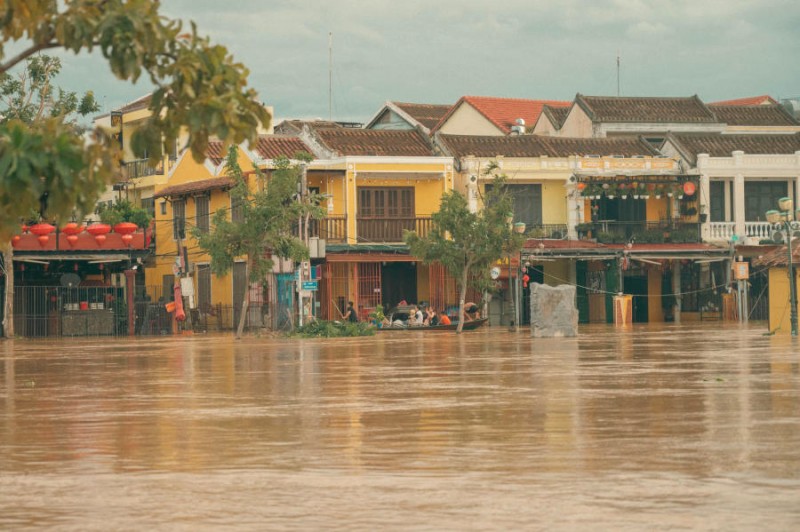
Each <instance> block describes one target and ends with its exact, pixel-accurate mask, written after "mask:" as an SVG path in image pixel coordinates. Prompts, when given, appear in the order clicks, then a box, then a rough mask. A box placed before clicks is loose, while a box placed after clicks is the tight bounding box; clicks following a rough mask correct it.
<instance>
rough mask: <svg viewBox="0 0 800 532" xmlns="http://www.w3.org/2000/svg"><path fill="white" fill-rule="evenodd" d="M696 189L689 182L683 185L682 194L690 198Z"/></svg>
mask: <svg viewBox="0 0 800 532" xmlns="http://www.w3.org/2000/svg"><path fill="white" fill-rule="evenodd" d="M696 189H697V187H696V186H695V184H694V183H692V182H691V181H687V182H686V183H684V184H683V193H684V194H686V195H687V196H692V195H693V194H694V191H695V190H696Z"/></svg>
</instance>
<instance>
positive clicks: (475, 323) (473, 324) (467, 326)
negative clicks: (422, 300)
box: [376, 318, 489, 332]
mask: <svg viewBox="0 0 800 532" xmlns="http://www.w3.org/2000/svg"><path fill="white" fill-rule="evenodd" d="M487 321H489V318H481V319H478V320H472V321H465V322H464V328H463V329H462V331H472V330H474V329H477V328H479V327H481V326H483V324H484V323H486V322H487ZM457 329H458V322H456V323H451V324H450V325H434V326H432V327H426V326H422V327H405V326H403V327H380V328H378V329H376V330H377V331H420V332H432V331H455V330H457Z"/></svg>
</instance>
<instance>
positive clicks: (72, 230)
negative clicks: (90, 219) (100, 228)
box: [61, 222, 84, 235]
mask: <svg viewBox="0 0 800 532" xmlns="http://www.w3.org/2000/svg"><path fill="white" fill-rule="evenodd" d="M83 229H84V227H83V226H82V225H80V224H77V223H75V222H70V223H68V224H67V225H65V226H64V227H62V228H61V232H62V233H64V234H65V235H77V234H78V233H80V232H81V231H83Z"/></svg>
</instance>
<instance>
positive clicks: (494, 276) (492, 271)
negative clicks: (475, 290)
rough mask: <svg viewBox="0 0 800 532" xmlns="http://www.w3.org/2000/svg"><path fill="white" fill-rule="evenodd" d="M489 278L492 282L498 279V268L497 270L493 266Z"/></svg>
mask: <svg viewBox="0 0 800 532" xmlns="http://www.w3.org/2000/svg"><path fill="white" fill-rule="evenodd" d="M489 276H490V277H491V278H492V279H493V280H494V279H497V278H498V277H500V268H498V267H497V266H495V267H494V268H492V270H491V271H490V272H489Z"/></svg>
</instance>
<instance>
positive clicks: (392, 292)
mask: <svg viewBox="0 0 800 532" xmlns="http://www.w3.org/2000/svg"><path fill="white" fill-rule="evenodd" d="M381 296H382V297H381V301H382V303H383V307H384V310H389V309H392V308H394V307H396V306H397V304H398V303H399V302H400V301H403V300H405V301H407V302H408V303H419V301H417V265H416V263H414V262H386V263H384V264H383V266H381Z"/></svg>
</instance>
